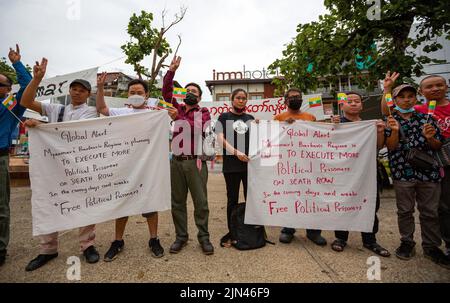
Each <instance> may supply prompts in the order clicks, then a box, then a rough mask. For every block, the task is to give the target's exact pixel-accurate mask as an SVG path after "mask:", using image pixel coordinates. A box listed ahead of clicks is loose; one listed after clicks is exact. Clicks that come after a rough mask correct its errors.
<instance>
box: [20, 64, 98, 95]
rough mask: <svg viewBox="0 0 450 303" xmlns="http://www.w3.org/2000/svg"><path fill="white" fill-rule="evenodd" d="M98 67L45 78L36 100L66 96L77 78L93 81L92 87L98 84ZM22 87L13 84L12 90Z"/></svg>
mask: <svg viewBox="0 0 450 303" xmlns="http://www.w3.org/2000/svg"><path fill="white" fill-rule="evenodd" d="M97 71H98V67H95V68H91V69H87V70H83V71H79V72H76V73H72V74H67V75H62V76H57V77H54V78H50V79H44V80H42V82H41V83H40V85H39V87H38V89H37V91H36V100H38V101H42V100H47V99H50V98H54V97H55V98H56V97H61V96H66V95H68V94H69V86H70V83H72V81H73V80H75V79H84V80H86V81H89V82H90V83H91V86H92V89H93V90H94V87H96V86H97ZM19 89H20V86H19V85H18V84H16V85H13V87H12V92H13V93H17V92H18V91H19Z"/></svg>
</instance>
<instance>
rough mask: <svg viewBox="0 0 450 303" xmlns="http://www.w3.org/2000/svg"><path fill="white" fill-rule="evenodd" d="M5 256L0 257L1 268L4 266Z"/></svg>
mask: <svg viewBox="0 0 450 303" xmlns="http://www.w3.org/2000/svg"><path fill="white" fill-rule="evenodd" d="M5 260H6V256H0V266H3V264H5Z"/></svg>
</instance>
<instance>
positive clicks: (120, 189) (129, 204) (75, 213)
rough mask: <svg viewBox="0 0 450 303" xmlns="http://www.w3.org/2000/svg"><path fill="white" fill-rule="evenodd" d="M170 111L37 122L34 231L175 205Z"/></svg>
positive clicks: (32, 140)
mask: <svg viewBox="0 0 450 303" xmlns="http://www.w3.org/2000/svg"><path fill="white" fill-rule="evenodd" d="M168 119H169V118H168V115H167V112H166V111H150V112H148V113H139V114H133V115H128V116H119V117H110V118H100V119H90V120H84V121H71V122H63V123H52V124H45V125H42V126H40V127H38V128H36V129H30V130H29V132H30V179H31V190H32V193H33V194H32V214H33V235H41V234H48V233H52V232H55V231H62V230H67V229H72V228H75V227H82V226H86V225H90V224H94V223H100V222H104V221H108V220H112V219H116V218H120V217H125V216H131V215H138V214H143V213H148V212H154V211H164V210H168V209H170V199H171V196H170V168H169V137H168V134H169V121H168Z"/></svg>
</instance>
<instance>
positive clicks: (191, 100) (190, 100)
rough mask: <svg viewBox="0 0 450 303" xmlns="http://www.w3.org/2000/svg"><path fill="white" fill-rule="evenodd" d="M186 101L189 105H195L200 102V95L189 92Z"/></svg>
mask: <svg viewBox="0 0 450 303" xmlns="http://www.w3.org/2000/svg"><path fill="white" fill-rule="evenodd" d="M184 103H186V104H187V105H195V104H197V103H198V97H197V96H196V95H194V94H192V93H187V95H186V99H184Z"/></svg>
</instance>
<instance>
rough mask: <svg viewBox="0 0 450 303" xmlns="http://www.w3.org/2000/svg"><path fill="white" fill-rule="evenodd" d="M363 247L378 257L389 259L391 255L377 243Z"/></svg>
mask: <svg viewBox="0 0 450 303" xmlns="http://www.w3.org/2000/svg"><path fill="white" fill-rule="evenodd" d="M363 246H364V247H365V248H367V249H369V250H371V251H373V252H374V253H376V254H377V255H379V256H382V257H385V258H387V257H389V256H390V255H391V253H390V252H389V251H388V250H387V249H386V248H384V247H382V246H381V245H380V244H378V243H372V244H363Z"/></svg>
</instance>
